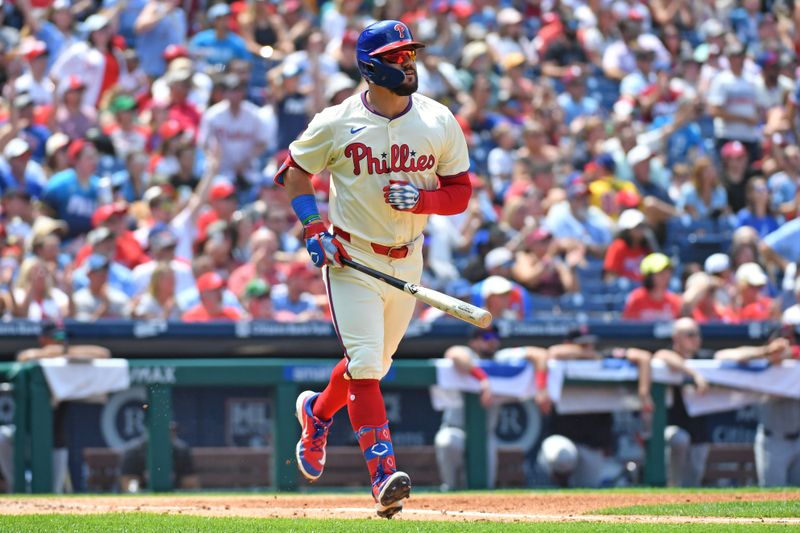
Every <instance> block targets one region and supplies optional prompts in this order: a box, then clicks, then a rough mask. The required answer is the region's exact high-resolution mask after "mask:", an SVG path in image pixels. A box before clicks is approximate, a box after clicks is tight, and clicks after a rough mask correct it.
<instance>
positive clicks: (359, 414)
mask: <svg viewBox="0 0 800 533" xmlns="http://www.w3.org/2000/svg"><path fill="white" fill-rule="evenodd" d="M347 411H348V413H349V414H350V424H351V425H352V426H353V431H355V432H356V433H358V430H359V429H361V428H362V427H364V426H380V425H383V424H384V423H386V406H385V405H384V404H383V394H381V384H380V381H378V380H377V379H351V380H350V395H349V396H348V397H347Z"/></svg>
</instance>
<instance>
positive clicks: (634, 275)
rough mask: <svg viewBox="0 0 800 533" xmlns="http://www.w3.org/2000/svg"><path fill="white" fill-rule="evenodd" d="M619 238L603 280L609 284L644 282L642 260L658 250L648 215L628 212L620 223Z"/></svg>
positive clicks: (606, 262)
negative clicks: (614, 282)
mask: <svg viewBox="0 0 800 533" xmlns="http://www.w3.org/2000/svg"><path fill="white" fill-rule="evenodd" d="M617 230H618V233H617V237H616V238H615V239H614V240H613V241H612V242H611V244H610V245H609V247H608V252H607V253H606V256H605V259H604V260H603V278H604V279H605V280H606V281H607V282H609V281H614V280H616V279H617V278H627V279H629V280H631V281H635V282H640V281H642V270H641V264H642V260H643V259H644V258H645V257H647V256H648V255H650V253H651V252H652V251H653V249H654V246H653V244H654V240H655V238H654V236H653V234H652V230H651V229H650V228H649V227H648V225H647V221H646V219H645V216H644V213H642V212H641V211H639V210H638V209H626V210H625V211H623V212H622V214H621V215H620V216H619V220H618V221H617Z"/></svg>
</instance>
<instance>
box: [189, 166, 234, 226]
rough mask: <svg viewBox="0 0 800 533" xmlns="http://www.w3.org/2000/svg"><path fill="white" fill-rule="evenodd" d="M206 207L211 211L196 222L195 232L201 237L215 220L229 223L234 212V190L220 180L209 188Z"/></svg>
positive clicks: (230, 184) (226, 182) (224, 181)
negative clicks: (208, 206)
mask: <svg viewBox="0 0 800 533" xmlns="http://www.w3.org/2000/svg"><path fill="white" fill-rule="evenodd" d="M208 205H210V206H211V209H209V210H208V211H206V212H205V213H203V214H201V215H200V218H199V219H198V220H197V230H198V232H199V234H200V236H201V240H202V237H203V236H204V235H205V233H206V229H207V228H208V225H209V224H211V223H212V222H216V221H217V220H222V221H224V222H230V221H231V217H232V216H233V214H234V213H235V212H236V207H237V201H236V188H235V187H234V186H233V184H232V183H231V182H229V181H227V180H220V181H218V182H216V183H215V184H213V185H212V186H211V190H210V191H209V193H208Z"/></svg>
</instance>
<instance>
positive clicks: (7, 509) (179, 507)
mask: <svg viewBox="0 0 800 533" xmlns="http://www.w3.org/2000/svg"><path fill="white" fill-rule="evenodd" d="M798 498H800V491H798V490H787V491H777V492H757V491H754V492H741V491H731V492H725V491H720V492H699V493H692V492H647V491H645V492H641V493H639V492H592V493H584V492H574V493H570V492H555V493H551V494H548V493H541V492H537V493H531V494H524V493H502V492H499V493H480V494H464V493H461V494H454V495H448V494H418V495H413V496H412V498H411V499H410V500H409V501H408V503H407V504H406V508H405V510H404V511H403V513H401V515H398V518H399V519H401V520H451V521H511V522H523V521H536V522H541V521H558V522H567V521H569V522H571V521H584V520H593V521H602V522H661V523H664V522H669V523H692V522H707V523H711V522H716V523H720V522H722V523H748V522H761V523H764V522H775V523H783V524H797V525H800V518H780V519H778V518H776V519H764V518H708V517H704V518H697V517H695V518H693V517H677V516H666V517H650V516H608V515H596V514H594V513H593V512H594V511H598V510H600V509H603V508H606V507H621V506H627V505H637V504H668V503H704V502H730V501H764V500H792V499H798ZM0 504H1V505H0V515H3V514H6V515H9V514H13V515H19V514H50V513H58V514H94V513H109V512H150V513H168V514H186V515H199V516H222V517H234V516H237V517H261V518H291V517H303V518H375V519H378V518H377V517H376V516H375V514H374V511H373V509H372V506H371V499H370V498H369V497H368V496H367V495H366V494H365V495H363V496H362V495H341V496H336V495H315V494H293V495H260V496H259V495H252V496H250V495H247V496H238V495H237V496H227V495H180V496H175V495H167V496H156V495H147V496H68V497H27V498H26V497H22V498H19V497H15V496H8V497H2V498H0Z"/></svg>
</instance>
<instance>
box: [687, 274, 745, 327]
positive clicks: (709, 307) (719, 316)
mask: <svg viewBox="0 0 800 533" xmlns="http://www.w3.org/2000/svg"><path fill="white" fill-rule="evenodd" d="M723 283H724V282H723V281H722V279H721V278H717V277H714V276H711V275H709V274H707V273H706V272H694V273H693V274H692V275H690V276H689V277H688V278H687V279H686V290H685V291H684V293H683V297H682V301H683V302H682V303H683V311H682V314H683V315H684V316H689V317H691V318H693V319H694V320H695V321H697V322H698V323H699V324H705V323H706V322H734V316H733V313H732V312H731V309H730V308H728V307H727V306H726V305H724V304H723V303H721V302H720V301H718V299H717V294H718V293H719V292H720V289H722V288H723Z"/></svg>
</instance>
